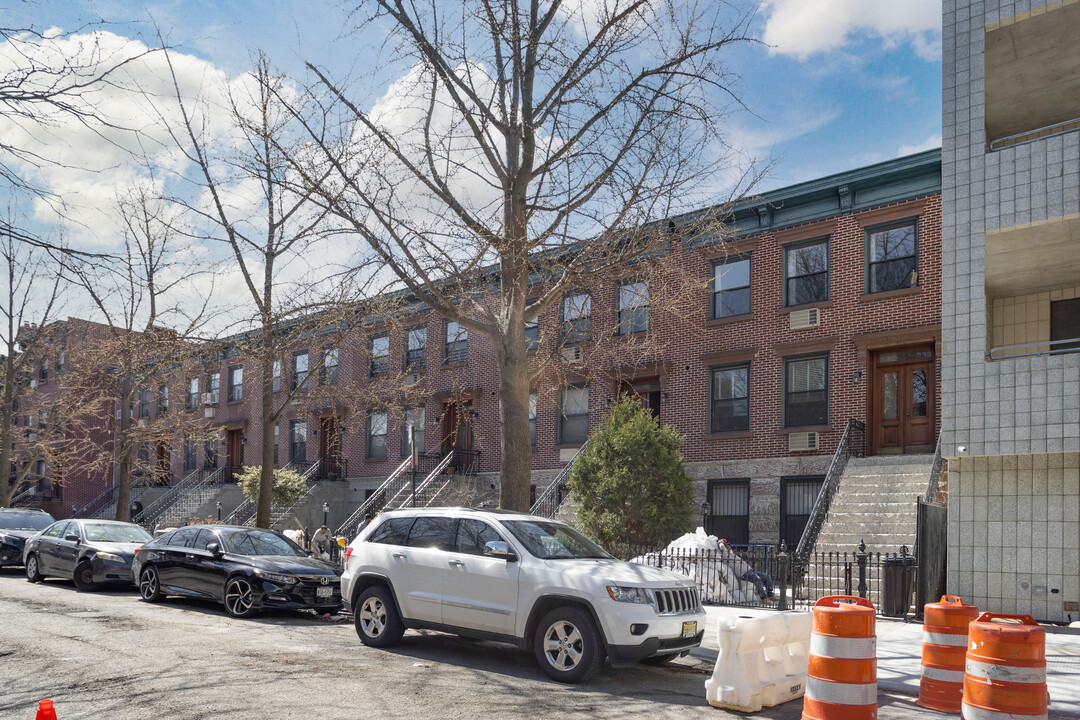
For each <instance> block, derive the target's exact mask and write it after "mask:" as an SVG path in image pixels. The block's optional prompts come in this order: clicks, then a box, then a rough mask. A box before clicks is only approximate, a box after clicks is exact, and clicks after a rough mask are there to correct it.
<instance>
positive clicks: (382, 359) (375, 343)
mask: <svg viewBox="0 0 1080 720" xmlns="http://www.w3.org/2000/svg"><path fill="white" fill-rule="evenodd" d="M368 350H369V351H370V352H371V367H370V369H369V371H368V375H369V376H370V377H383V376H384V375H386V374H387V373H388V372H389V371H390V336H389V335H386V334H383V335H376V336H375V337H373V338H371V340H370V341H368Z"/></svg>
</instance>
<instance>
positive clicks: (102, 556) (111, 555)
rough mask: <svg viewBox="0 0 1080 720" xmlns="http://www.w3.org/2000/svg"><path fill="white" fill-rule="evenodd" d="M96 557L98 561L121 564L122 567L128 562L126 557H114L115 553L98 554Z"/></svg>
mask: <svg viewBox="0 0 1080 720" xmlns="http://www.w3.org/2000/svg"><path fill="white" fill-rule="evenodd" d="M97 556H98V559H99V560H105V561H107V562H114V563H122V564H124V565H127V564H128V563H129V562H130V560H128V559H127V558H126V557H122V556H120V555H116V554H115V553H107V552H99V553H98V554H97Z"/></svg>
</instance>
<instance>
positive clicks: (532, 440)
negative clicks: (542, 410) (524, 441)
mask: <svg viewBox="0 0 1080 720" xmlns="http://www.w3.org/2000/svg"><path fill="white" fill-rule="evenodd" d="M529 444H530V445H532V446H533V447H536V393H534V392H531V393H529Z"/></svg>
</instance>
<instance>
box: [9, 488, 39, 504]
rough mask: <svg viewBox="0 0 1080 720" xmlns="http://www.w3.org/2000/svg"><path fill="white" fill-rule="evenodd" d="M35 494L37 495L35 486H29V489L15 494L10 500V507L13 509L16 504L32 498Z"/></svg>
mask: <svg viewBox="0 0 1080 720" xmlns="http://www.w3.org/2000/svg"><path fill="white" fill-rule="evenodd" d="M37 494H38V489H37V485H36V484H32V485H30V487H28V488H26V489H25V490H23V491H22V492H20V493H15V495H13V496H12V498H11V507H15V506H16V505H17V504H18V503H21V502H22V501H23V500H26V499H28V498H32V497H34V496H35V495H37Z"/></svg>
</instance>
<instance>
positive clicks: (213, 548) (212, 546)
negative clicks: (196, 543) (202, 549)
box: [206, 542, 223, 556]
mask: <svg viewBox="0 0 1080 720" xmlns="http://www.w3.org/2000/svg"><path fill="white" fill-rule="evenodd" d="M206 549H207V551H209V553H210V554H211V555H215V556H217V555H222V554H223V553H222V552H221V545H220V544H219V543H216V542H212V543H206Z"/></svg>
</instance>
